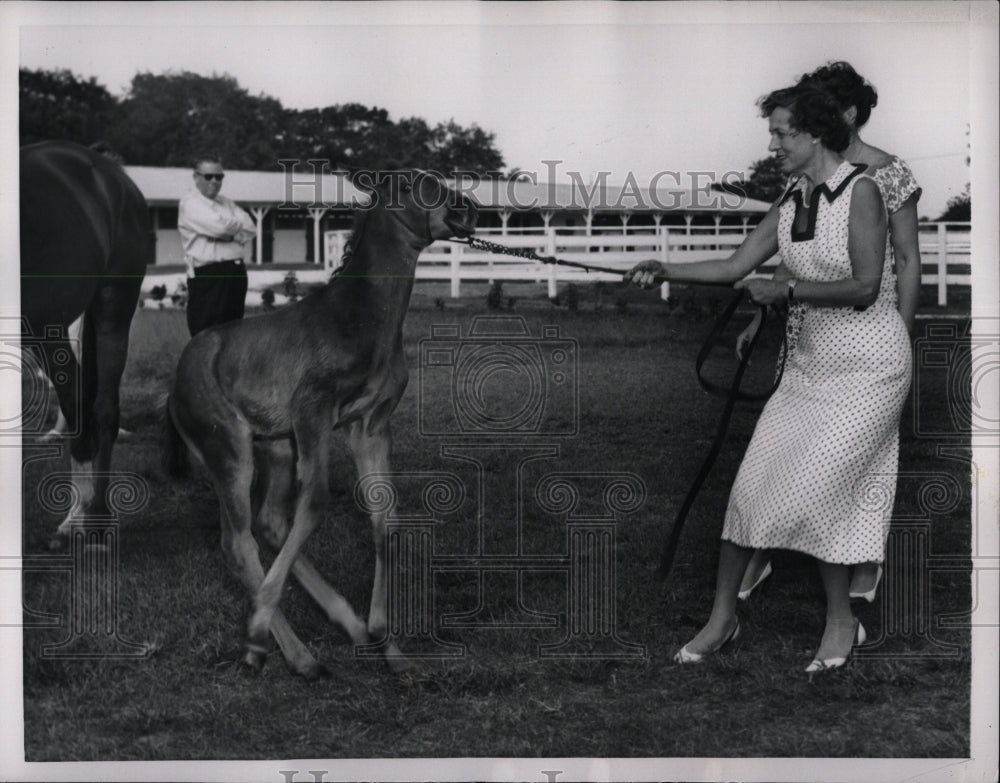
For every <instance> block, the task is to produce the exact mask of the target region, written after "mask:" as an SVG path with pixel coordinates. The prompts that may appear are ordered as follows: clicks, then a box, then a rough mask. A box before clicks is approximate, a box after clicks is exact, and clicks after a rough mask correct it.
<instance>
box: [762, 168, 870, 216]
mask: <svg viewBox="0 0 1000 783" xmlns="http://www.w3.org/2000/svg"><path fill="white" fill-rule="evenodd" d="M866 168H867V166H865V164H863V163H849V162H848V161H846V160H845V161H844V162H843V163H841V164H840V165H839V166H837V168H836V169H835V170H834V172H833V174H831V175H830V176H829V177H827V178H826V180H825V181H824V182H821V183H820V184H819V185H817V186H816V187H815V188H813V192H812V198H811V199H810V202H811V203H812V204H813V205H815V204H816V203H818V201H819V195H820V193H822V194H824V195H825V196H826V200H827V201H828V202H829V203H833V202H834V201H836V200H837V197H838V196H839V195H840V194H841V193H843V192H844V190H845V189H846V188H847V185H848V183H849V182H850V181H851V180H852V179H854V178H855V177H856V176H857V175H858V174H860V173H861V172H863V171H864V170H865V169H866ZM805 189H806V178H805V177H804V176H800V177H799V178H798V179H797V180H796V181H795V182H794V183H793V184H792V186H791V187H790V188H789V189H788V192H787V193H785V195H784V196H783V197H782V199H781V203H782V204H784V203H785V202H786V201H787V200H788V199H790V198H795V200H796V202H797V203H800V204H801V203H802V200H803V191H805Z"/></svg>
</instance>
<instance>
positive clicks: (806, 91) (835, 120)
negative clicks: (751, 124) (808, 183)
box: [757, 84, 851, 152]
mask: <svg viewBox="0 0 1000 783" xmlns="http://www.w3.org/2000/svg"><path fill="white" fill-rule="evenodd" d="M757 105H758V106H760V114H761V116H762V117H770V116H771V114H772V112H774V110H775V109H777V108H782V109H787V110H788V111H789V112H790V113H791V115H792V116H791V119H790V120H789V125H791V126H792V127H793V128H794V129H795V130H799V131H805V132H806V133H808V134H809V135H810V136H813V137H814V138H817V139H819V140H820V141H822V142H823V146H824V147H826V148H827V149H831V150H833V151H834V152H843V151H844V150H846V149H847V145H848V144H850V143H851V129H850V128H849V127H848V126H847V121H846V120H845V119H844V116H843V113H842V112H841V110H840V107H839V106H838V105H837V101H836V100H835V99H834V97H833V96H832V95H831V94H830V93H828V92H827V91H826V90H824V89H822V88H820V87H817V86H815V85H812V84H796V85H795V86H794V87H786V88H784V89H783V90H775V91H774V92H772V93H770V94H769V95H765V96H764V97H763V98H761V99H760V100H759V101H757Z"/></svg>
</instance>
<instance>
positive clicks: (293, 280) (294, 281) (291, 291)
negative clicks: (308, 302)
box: [282, 272, 299, 302]
mask: <svg viewBox="0 0 1000 783" xmlns="http://www.w3.org/2000/svg"><path fill="white" fill-rule="evenodd" d="M282 285H283V286H284V291H285V296H287V297H288V301H289V302H294V301H295V300H296V299H298V298H299V278H298V277H296V275H295V272H289V273H288V274H287V275H285V280H284V282H283V284H282Z"/></svg>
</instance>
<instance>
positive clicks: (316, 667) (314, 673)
mask: <svg viewBox="0 0 1000 783" xmlns="http://www.w3.org/2000/svg"><path fill="white" fill-rule="evenodd" d="M296 674H298V675H299V676H300V677H302V679H304V680H305V681H306V682H316V680H325V679H327V678H328V677H330V676H332V674H333V672H331V671H330V670H329V669H328V668H327V667H326V666H324V665H323V664H321V663H317V662H316V661H313V662H312V663H310V664H307V665H306V666H304V667H302V668H301V669H299V670H298V671H297V672H296Z"/></svg>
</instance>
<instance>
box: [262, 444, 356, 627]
mask: <svg viewBox="0 0 1000 783" xmlns="http://www.w3.org/2000/svg"><path fill="white" fill-rule="evenodd" d="M254 452H255V462H256V464H257V482H256V486H255V493H254V494H255V495H256V496H257V499H258V501H259V502H258V503H257V505H258V506H259V510H258V511H257V513H256V518H255V523H256V529H257V531H258V533H259V534H260V535H261V536H263V538H264V541H265V542H266V543H267V545H268V546H270V547H272V548H273V549H274V550H275V551H277V550H280V549H281V547H282V546H283V545H284V543H285V540H286V539H287V538H288V515H289V512H290V507H291V495H292V481H293V479H294V477H295V455H294V454H293V451H292V443H291V441H290V440H282V441H261V442H259V443H257V444H255V445H254ZM292 574H294V575H295V578H296V579H298V580H299V583H300V584H301V585H302V586H303V587H304V588H305V589H306V592H308V593H309V595H310V596H312V598H313V600H314V601H316V603H318V604H319V605H320V607H321V608H322V609H323V611H324V612H326V616H327V617H329V618H330V621H331V622H333V623H336V624H338V625H340V626H341V627H342V628H343V629H344V630H345V631H347V633H348V635H349V636H350V637H351V640H352V641H353V642H354V643H355V644H366V643H367V642H368V632H367V631H366V630H365V624H364V622H362V620H361V619H360V618H359V617H358V616H357V614H355V613H354V610H353V609H352V608H351V605H350V604H349V603H348V601H347V599H345V598H344V597H343V596H342V595H341V594H340V593H338V592H337V591H336V590H335V589H334V588H333V587H332V586H331V585H330V584H329V583H328V582H327V581H326V580H325V579H324V578H323V577H322V576H321V575H320V573H319V572H318V571H317V570H316V568H315V567H314V566H313V565H312V563H310V562H309V560H308V559H307V558H306V556H305V555H303V554H301V553H300V554H299V556H298V558H296V560H295V562H294V563H293V564H292Z"/></svg>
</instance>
